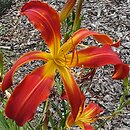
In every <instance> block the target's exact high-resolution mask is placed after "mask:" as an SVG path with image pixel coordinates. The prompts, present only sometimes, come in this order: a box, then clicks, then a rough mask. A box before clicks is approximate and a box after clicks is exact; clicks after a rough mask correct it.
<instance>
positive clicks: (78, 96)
mask: <svg viewBox="0 0 130 130" xmlns="http://www.w3.org/2000/svg"><path fill="white" fill-rule="evenodd" d="M58 71H59V73H60V75H61V78H62V81H63V84H64V87H65V91H66V94H67V99H68V101H69V103H70V106H71V111H72V116H73V118H74V119H75V118H76V116H77V114H78V111H79V108H80V107H81V105H82V93H81V91H80V89H79V87H78V85H77V83H76V81H75V80H74V77H73V76H72V74H71V73H70V72H69V70H68V69H67V68H65V67H60V66H58Z"/></svg>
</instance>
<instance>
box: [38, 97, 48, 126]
mask: <svg viewBox="0 0 130 130" xmlns="http://www.w3.org/2000/svg"><path fill="white" fill-rule="evenodd" d="M48 101H49V100H48V99H47V100H46V103H45V107H44V109H43V112H42V117H41V119H40V121H39V122H38V124H37V126H36V128H39V127H40V126H41V123H42V120H43V118H44V116H45V113H46V110H47V107H48Z"/></svg>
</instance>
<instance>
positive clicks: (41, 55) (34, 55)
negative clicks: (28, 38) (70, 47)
mask: <svg viewBox="0 0 130 130" xmlns="http://www.w3.org/2000/svg"><path fill="white" fill-rule="evenodd" d="M50 57H51V55H50V54H48V53H46V52H42V51H32V52H28V53H26V54H24V55H23V56H21V57H20V58H19V59H18V60H17V61H16V62H15V64H14V65H13V67H12V68H11V69H10V70H9V71H8V72H7V73H6V75H5V77H4V80H3V83H2V91H3V92H4V91H5V90H6V89H8V88H9V87H11V85H12V80H13V75H14V73H15V71H16V70H17V69H18V68H19V67H20V66H22V65H23V64H25V63H27V62H29V61H32V60H44V61H47V60H48V59H50Z"/></svg>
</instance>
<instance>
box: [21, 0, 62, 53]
mask: <svg viewBox="0 0 130 130" xmlns="http://www.w3.org/2000/svg"><path fill="white" fill-rule="evenodd" d="M21 14H22V15H26V16H27V17H28V19H29V20H30V21H31V22H32V23H33V24H34V25H35V27H36V29H38V30H39V31H40V32H41V35H42V38H43V39H44V40H45V42H46V43H47V45H48V47H49V49H50V51H51V53H52V55H57V52H58V50H59V48H60V40H61V34H60V18H59V14H58V13H57V12H56V11H55V10H54V9H53V8H52V7H50V6H49V5H48V4H47V3H43V2H40V1H30V2H27V3H26V4H25V5H24V6H23V7H22V9H21Z"/></svg>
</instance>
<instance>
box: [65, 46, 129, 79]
mask: <svg viewBox="0 0 130 130" xmlns="http://www.w3.org/2000/svg"><path fill="white" fill-rule="evenodd" d="M76 54H77V55H76ZM76 54H75V56H74V59H73V62H72V59H71V57H72V55H73V54H69V55H68V57H67V59H69V63H71V64H70V65H69V63H68V65H69V66H71V67H73V66H80V67H81V66H82V65H84V67H88V68H96V67H101V66H104V65H109V64H113V65H115V72H114V76H113V78H115V79H122V78H125V77H127V76H128V73H129V67H128V65H125V64H123V63H122V61H121V60H120V58H119V56H118V55H117V53H115V52H114V51H113V50H112V49H111V46H109V45H104V46H103V47H95V46H92V47H88V48H86V49H83V50H80V51H77V52H76ZM77 57H78V60H77Z"/></svg>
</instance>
